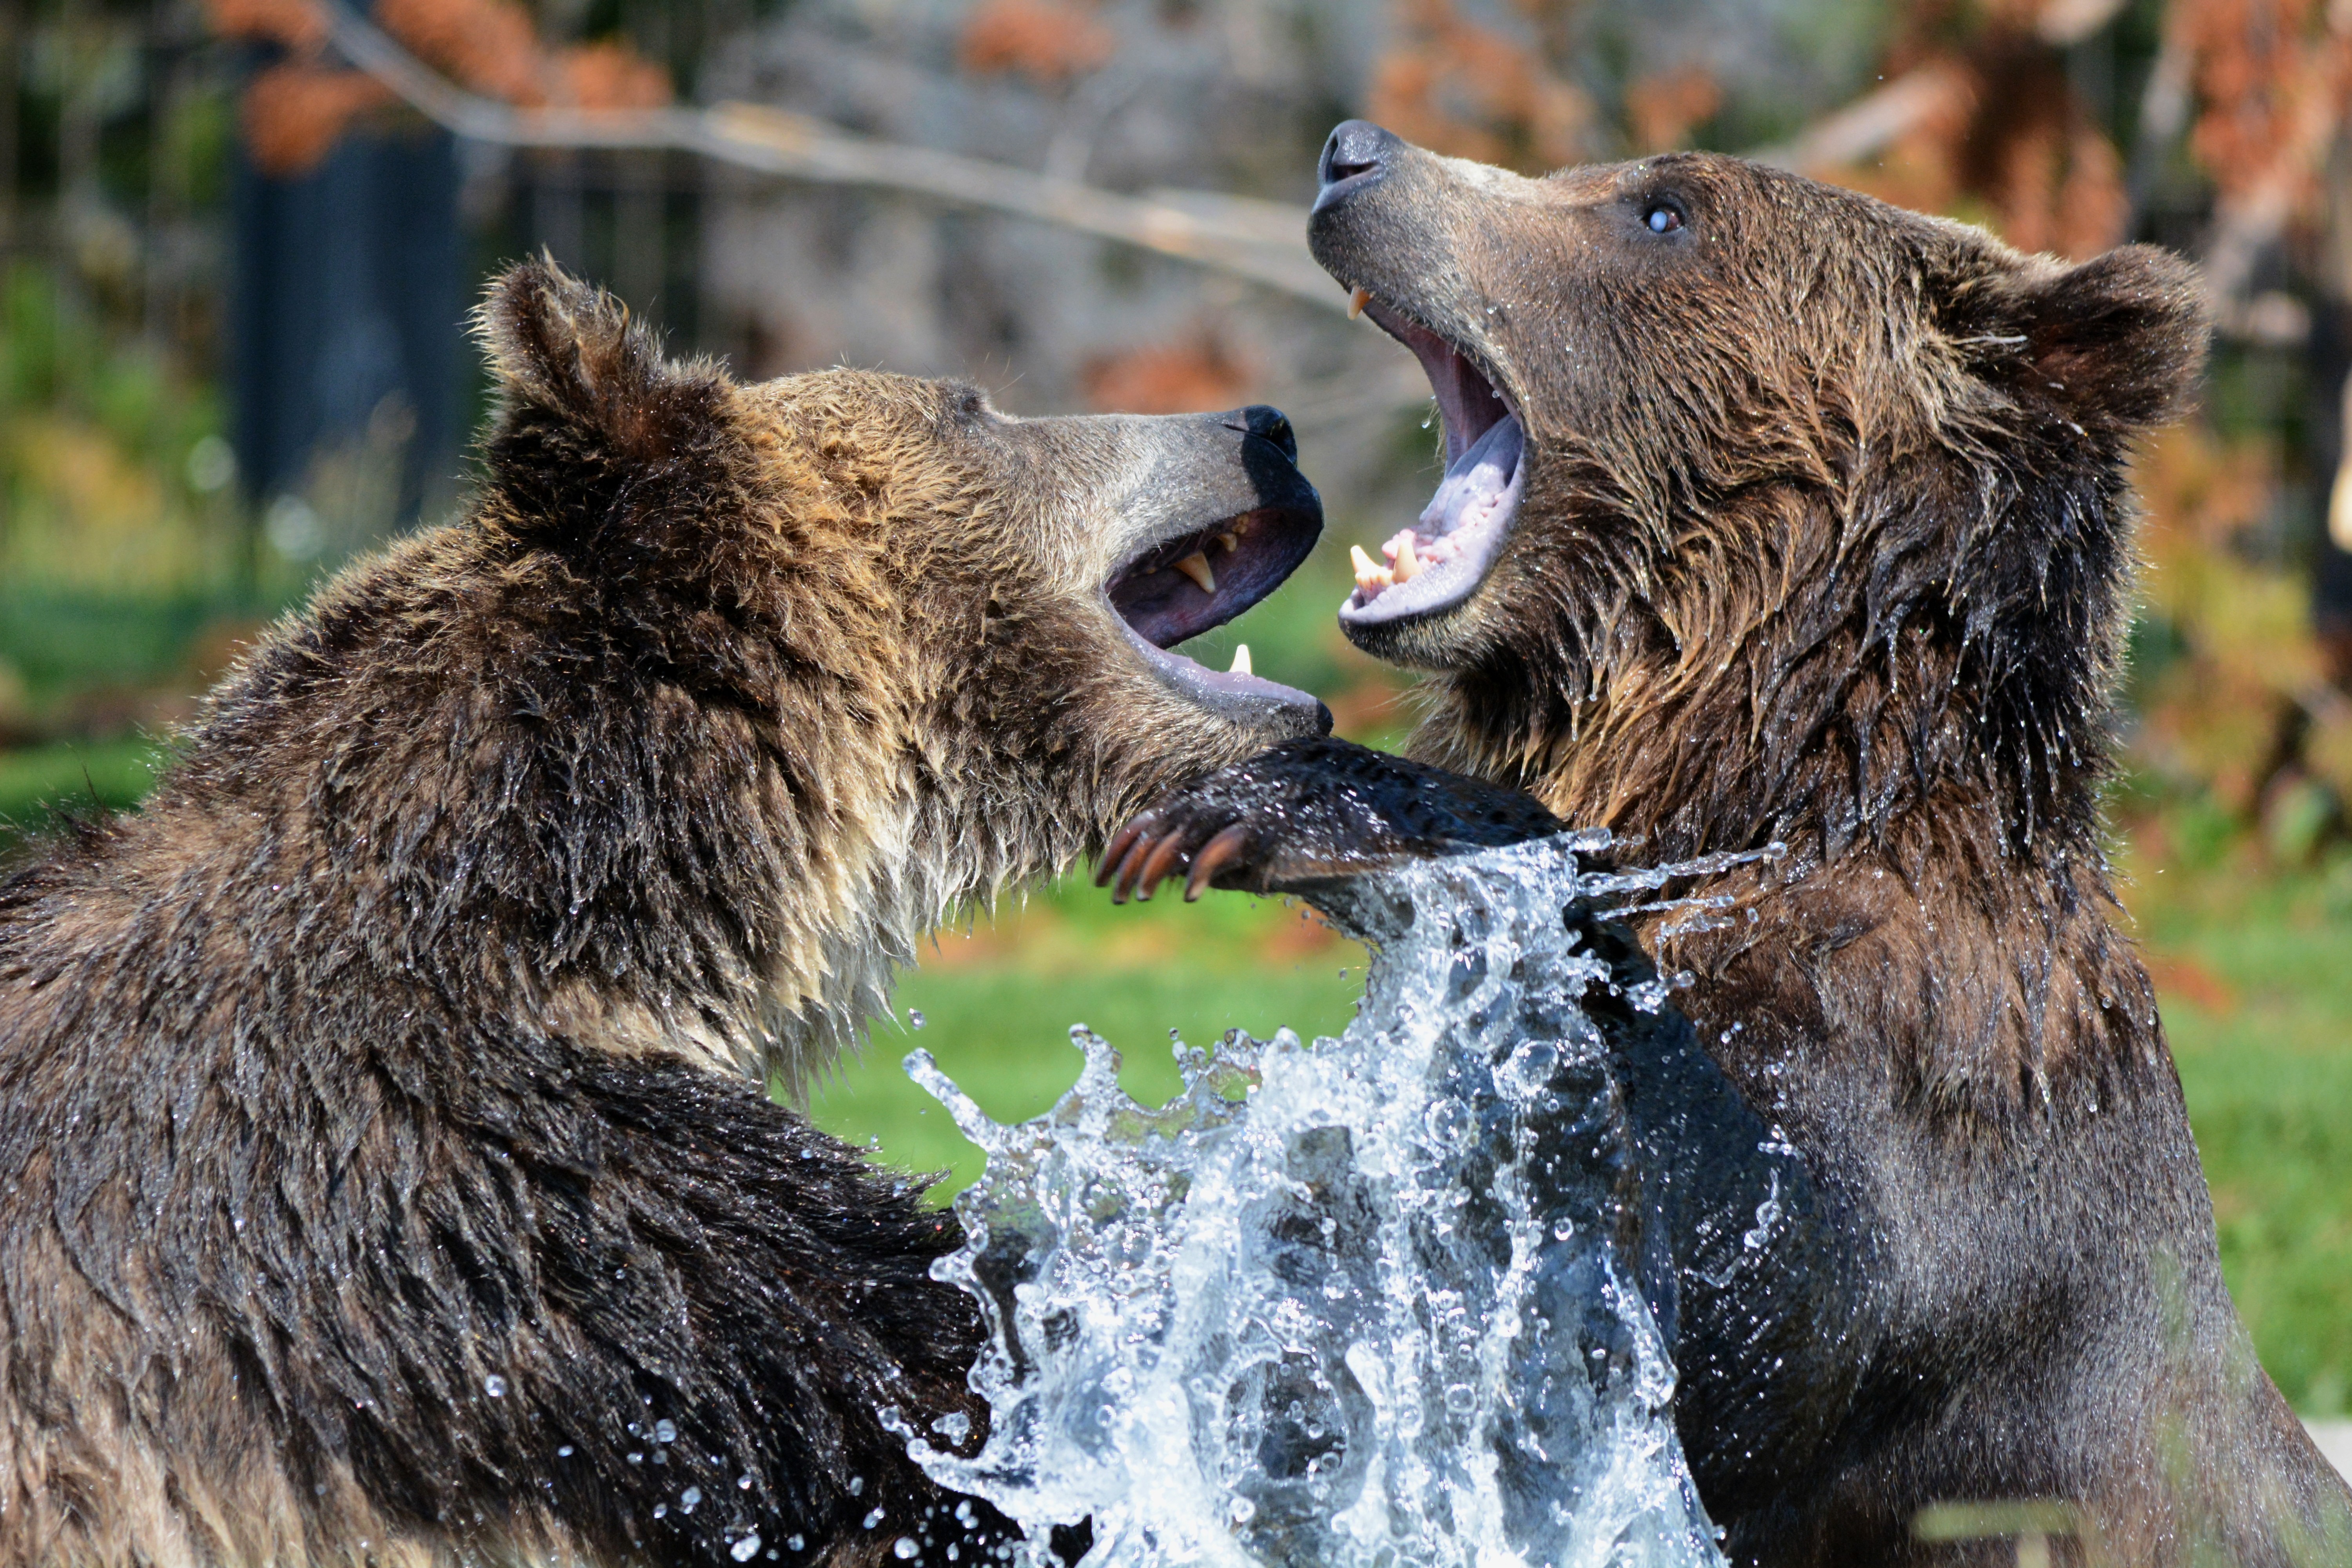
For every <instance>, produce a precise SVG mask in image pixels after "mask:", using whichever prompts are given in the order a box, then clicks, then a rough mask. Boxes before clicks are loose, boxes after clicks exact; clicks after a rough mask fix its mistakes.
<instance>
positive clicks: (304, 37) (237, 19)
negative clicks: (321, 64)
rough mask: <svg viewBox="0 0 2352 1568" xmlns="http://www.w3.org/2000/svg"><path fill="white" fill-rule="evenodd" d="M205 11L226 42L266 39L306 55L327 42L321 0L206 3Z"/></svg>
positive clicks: (207, 0)
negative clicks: (230, 40) (228, 39)
mask: <svg viewBox="0 0 2352 1568" xmlns="http://www.w3.org/2000/svg"><path fill="white" fill-rule="evenodd" d="M205 13H206V15H207V16H208V17H209V18H210V20H211V22H212V27H213V31H214V32H215V33H218V34H219V35H220V36H221V37H224V38H266V39H268V40H269V41H270V42H272V43H278V44H283V45H285V46H286V47H288V48H289V49H296V50H300V51H302V52H304V53H308V52H309V51H310V50H313V49H316V48H318V47H320V45H322V44H324V43H325V42H326V41H327V14H326V13H325V12H324V11H322V10H320V8H319V5H318V0H205Z"/></svg>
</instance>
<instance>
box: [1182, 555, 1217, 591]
mask: <svg viewBox="0 0 2352 1568" xmlns="http://www.w3.org/2000/svg"><path fill="white" fill-rule="evenodd" d="M1176 570H1177V571H1179V572H1181V573H1182V574H1184V575H1185V576H1187V577H1190V578H1191V579H1192V581H1193V582H1195V583H1198V584H1201V592H1202V593H1203V594H1213V593H1215V592H1216V591H1217V574H1215V573H1214V572H1212V571H1210V570H1209V558H1208V556H1206V555H1204V554H1202V552H1200V551H1197V550H1195V551H1194V552H1192V554H1190V555H1187V556H1186V557H1184V559H1183V560H1181V561H1179V562H1178V563H1176Z"/></svg>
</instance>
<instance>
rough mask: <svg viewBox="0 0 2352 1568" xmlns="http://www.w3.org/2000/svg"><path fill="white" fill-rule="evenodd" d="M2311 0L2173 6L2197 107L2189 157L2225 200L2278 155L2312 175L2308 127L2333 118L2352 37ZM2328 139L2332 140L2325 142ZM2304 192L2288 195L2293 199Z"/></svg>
mask: <svg viewBox="0 0 2352 1568" xmlns="http://www.w3.org/2000/svg"><path fill="white" fill-rule="evenodd" d="M2331 9H2334V8H2331V7H2326V6H2323V5H2320V4H2318V3H2316V0H2175V3H2174V5H2173V8H2172V12H2171V22H2172V25H2173V26H2174V27H2175V28H2177V29H2178V30H2179V40H2178V41H2179V45H2180V46H2181V47H2185V48H2186V49H2187V50H2188V51H2189V58H2190V59H2191V60H2192V61H2193V62H2194V66H2193V74H2194V79H2195V82H2196V88H2197V96H2198V100H2199V103H2200V112H2199V114H2198V117H2197V123H2196V125H2195V126H2194V127H2193V128H2192V129H2191V130H2190V132H2189V150H2190V151H2191V152H2192V153H2195V154H2196V156H2197V161H2198V162H2199V163H2200V164H2202V165H2203V166H2204V168H2205V170H2206V171H2207V173H2209V174H2211V175H2212V176H2213V182H2214V184H2215V185H2216V186H2218V187H2219V188H2220V190H2221V194H2222V195H2223V196H2224V197H2225V198H2226V197H2229V196H2232V195H2239V194H2241V193H2242V192H2243V191H2245V190H2246V189H2247V188H2248V187H2249V186H2250V185H2252V184H2254V183H2255V182H2257V181H2259V180H2261V179H2263V177H2265V176H2266V175H2267V174H2270V173H2271V172H2272V171H2273V169H2274V168H2275V167H2276V166H2277V164H2278V163H2279V162H2280V160H2281V159H2282V158H2288V159H2294V160H2296V161H2298V162H2299V163H2303V164H2305V165H2306V166H2305V168H2303V169H2302V170H2300V171H2298V174H2299V176H2300V183H2302V184H2305V186H2306V187H2307V186H2308V185H2309V184H2310V183H2311V182H2312V180H2313V179H2314V178H2315V175H2316V173H2317V170H2316V166H2315V165H2316V163H2317V160H2316V159H2315V158H2314V157H2312V156H2311V155H2310V153H2312V152H2315V151H2317V150H2318V149H2306V148H2305V147H2303V146H2302V145H2301V143H2303V142H2307V141H2312V140H2314V137H2313V135H2312V129H2313V127H2312V121H2314V120H2316V121H2318V122H2319V124H2318V129H2319V130H2320V131H2321V132H2322V134H2323V135H2325V132H2326V131H2329V130H2332V129H2333V127H2334V126H2335V125H2336V123H2337V122H2338V121H2340V119H2341V117H2342V115H2343V113H2344V110H2345V104H2346V98H2347V89H2352V38H2347V36H2346V29H2345V28H2344V27H2343V26H2341V25H2339V24H2336V21H2335V19H2334V18H2333V17H2331V16H2330V15H2329V12H2330V10H2331ZM2329 139H2332V138H2329ZM2307 194H2308V192H2307V189H2306V190H2305V191H2300V192H2297V193H2295V196H2296V198H2297V199H2298V205H2299V202H2300V198H2302V197H2303V196H2305V195H2307Z"/></svg>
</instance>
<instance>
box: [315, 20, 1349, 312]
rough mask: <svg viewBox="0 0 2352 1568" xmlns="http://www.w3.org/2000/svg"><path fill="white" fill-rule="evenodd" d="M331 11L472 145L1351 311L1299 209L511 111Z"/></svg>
mask: <svg viewBox="0 0 2352 1568" xmlns="http://www.w3.org/2000/svg"><path fill="white" fill-rule="evenodd" d="M325 10H326V15H327V17H328V22H329V26H330V30H331V38H332V40H333V43H334V47H335V48H336V50H337V52H339V53H340V54H341V55H342V57H343V58H345V59H347V60H349V61H350V62H351V63H352V65H353V66H355V67H357V68H360V69H361V70H363V71H365V72H367V73H368V74H369V75H370V76H373V77H374V78H375V79H377V80H378V81H381V82H383V84H384V85H385V86H386V87H388V88H390V89H392V90H393V91H394V93H396V94H398V95H399V96H400V97H401V98H402V99H404V100H406V101H407V102H408V103H409V104H410V105H411V106H412V107H414V108H415V110H417V111H418V112H420V113H422V114H423V115H424V116H425V118H426V119H428V120H431V121H434V122H435V123H436V124H437V125H440V126H442V127H444V128H445V129H446V130H448V131H449V132H452V133H453V134H455V135H457V136H462V137H464V138H466V139H467V140H468V141H473V142H489V143H492V144H495V145H499V146H505V147H547V148H609V149H614V150H619V151H643V152H661V151H675V152H682V153H696V154H698V155H700V156H702V157H706V158H709V159H712V160H714V161H716V162H719V163H730V164H733V165H734V166H735V167H737V168H740V169H747V170H750V171H751V172H753V173H755V174H770V175H774V176H776V177H778V178H782V179H790V180H805V181H809V182H812V183H814V184H834V185H863V186H867V187H871V188H874V189H877V190H892V191H904V192H908V193H909V194H912V195H922V196H928V197H929V198H931V199H932V200H935V201H940V202H945V203H948V204H950V205H957V206H968V207H980V208H983V209H986V210H988V211H992V212H1001V213H1009V214H1012V215H1013V216H1018V217H1026V218H1034V219H1037V220H1038V221H1040V222H1043V223H1050V224H1055V225H1057V226H1061V227H1064V228H1070V229H1076V230H1077V231H1078V232H1080V233H1082V234H1091V235H1094V236H1096V237H1099V238H1102V239H1108V240H1114V241H1117V242H1118V243H1120V244H1123V245H1131V246H1134V247H1137V248H1139V249H1142V250H1149V251H1153V252H1156V253H1158V254H1160V255H1162V256H1171V257H1175V258H1179V259H1181V260H1185V261H1190V262H1192V263H1194V264H1196V265H1199V266H1202V267H1207V268H1214V269H1215V270H1218V271H1222V272H1228V273H1232V274H1234V276H1236V277H1240V278H1244V279H1249V280H1250V281H1251V282H1253V283H1257V284H1260V285H1263V286H1264V287H1265V288H1269V289H1275V290H1276V291H1278V292H1280V293H1284V294H1287V295H1289V296H1291V297H1292V298H1294V299H1299V300H1306V301H1307V302H1308V303H1310V304H1315V305H1320V306H1323V307H1325V308H1326V309H1328V310H1345V309H1346V306H1347V296H1346V295H1345V293H1343V292H1342V291H1341V290H1340V289H1339V285H1338V284H1336V283H1334V282H1333V281H1332V280H1331V278H1330V275H1329V274H1328V273H1326V272H1325V271H1324V270H1323V269H1322V268H1320V267H1318V266H1317V265H1316V263H1315V258H1314V257H1312V256H1311V255H1309V254H1308V253H1307V215H1306V213H1305V212H1304V211H1303V210H1302V209H1299V208H1296V207H1290V206H1286V205H1283V204H1280V203H1276V202H1259V201H1251V200H1249V199H1247V198H1244V197H1238V196H1223V195H1215V194H1213V193H1211V192H1197V191H1184V192H1167V193H1160V192H1153V193H1151V194H1150V195H1145V196H1130V195H1121V194H1119V193H1118V192H1115V191H1106V190H1102V189H1099V188H1097V187H1096V186H1093V185H1088V184H1083V183H1081V182H1079V181H1076V180H1069V179H1061V178H1057V177H1055V176H1054V175H1050V174H1033V173H1032V172H1030V171H1029V170H1026V169H1019V168H1014V167H1013V166H1012V165H1010V164H1006V163H991V162H988V161H986V160H984V159H979V158H966V157H961V156H959V155H958V154H956V153H943V152H937V151H933V150H932V149H929V148H925V147H910V146H907V145H904V144H902V143H898V142H876V141H870V140H868V139H866V138H865V137H862V136H852V135H849V134H847V133H846V132H841V131H837V130H835V129H834V128H832V127H831V126H827V125H824V124H821V123H819V122H818V121H814V120H809V119H806V118H804V117H803V116H801V115H797V114H789V113H786V112H785V111H783V110H777V109H770V108H766V107H763V106H761V105H758V104H749V103H722V104H719V105H716V106H714V107H712V108H709V109H635V110H585V109H518V108H516V107H514V106H513V105H511V104H507V103H501V102H499V101H498V100H495V99H489V98H484V97H482V96H480V95H478V94H476V93H471V92H467V91H466V90H465V89H462V88H460V87H457V86H456V85H455V84H453V83H451V82H450V81H449V80H448V79H446V78H445V77H443V76H441V75H440V74H439V73H438V72H436V71H434V70H432V69H431V68H428V67H426V66H425V64H424V63H423V62H422V61H420V60H419V59H417V58H416V57H415V56H414V55H412V54H410V53H409V52H408V51H407V50H406V49H404V48H403V47H401V46H400V45H399V44H398V43H396V42H394V40H393V38H392V37H390V36H389V35H387V34H386V33H384V32H383V30H382V29H381V28H379V27H377V26H375V25H374V24H373V23H372V22H370V21H368V20H366V19H365V18H364V17H362V16H360V15H359V14H358V13H357V12H355V11H353V10H352V8H351V7H350V6H349V5H346V4H344V3H343V0H328V3H327V5H326V7H325ZM1286 234H1287V235H1288V236H1291V237H1287V238H1286V237H1284V236H1285V235H1286Z"/></svg>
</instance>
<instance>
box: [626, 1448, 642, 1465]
mask: <svg viewBox="0 0 2352 1568" xmlns="http://www.w3.org/2000/svg"><path fill="white" fill-rule="evenodd" d="M645 1462H646V1457H645V1456H644V1455H643V1454H641V1453H639V1452H637V1450H635V1448H632V1449H630V1450H629V1463H631V1464H633V1465H642V1464H644V1463H645Z"/></svg>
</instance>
